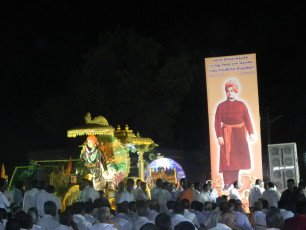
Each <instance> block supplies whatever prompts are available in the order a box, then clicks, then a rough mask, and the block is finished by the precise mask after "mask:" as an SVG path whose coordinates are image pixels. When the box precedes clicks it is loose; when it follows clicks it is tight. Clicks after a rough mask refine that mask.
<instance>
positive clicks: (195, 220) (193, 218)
mask: <svg viewBox="0 0 306 230" xmlns="http://www.w3.org/2000/svg"><path fill="white" fill-rule="evenodd" d="M181 203H182V205H183V207H184V217H186V218H187V219H188V220H190V222H191V223H193V225H194V226H196V227H197V228H199V227H200V224H199V222H198V218H197V216H196V215H195V214H194V213H192V212H190V211H189V210H190V202H189V200H187V199H183V200H181Z"/></svg>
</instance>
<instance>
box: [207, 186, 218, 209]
mask: <svg viewBox="0 0 306 230" xmlns="http://www.w3.org/2000/svg"><path fill="white" fill-rule="evenodd" d="M206 184H207V188H208V197H209V200H210V202H212V203H216V202H217V201H216V199H217V198H218V192H217V190H216V189H214V188H213V182H212V181H211V180H208V181H207V182H206Z"/></svg>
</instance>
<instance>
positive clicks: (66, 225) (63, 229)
mask: <svg viewBox="0 0 306 230" xmlns="http://www.w3.org/2000/svg"><path fill="white" fill-rule="evenodd" d="M59 223H60V226H58V227H56V229H55V230H72V229H73V228H72V225H73V224H74V223H73V217H72V214H71V213H70V212H69V211H64V212H62V213H61V214H60V215H59Z"/></svg>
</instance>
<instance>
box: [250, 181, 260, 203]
mask: <svg viewBox="0 0 306 230" xmlns="http://www.w3.org/2000/svg"><path fill="white" fill-rule="evenodd" d="M262 196H263V192H262V190H261V188H260V187H259V185H255V186H254V187H252V188H251V190H250V195H249V203H250V207H254V203H255V202H256V201H258V199H260V198H262Z"/></svg>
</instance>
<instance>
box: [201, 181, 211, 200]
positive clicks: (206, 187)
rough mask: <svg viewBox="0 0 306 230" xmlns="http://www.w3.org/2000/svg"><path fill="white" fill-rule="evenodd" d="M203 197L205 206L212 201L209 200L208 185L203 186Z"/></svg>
mask: <svg viewBox="0 0 306 230" xmlns="http://www.w3.org/2000/svg"><path fill="white" fill-rule="evenodd" d="M201 196H202V197H203V200H204V202H203V204H204V203H205V202H207V201H209V202H210V199H209V192H208V184H203V188H202V191H201Z"/></svg>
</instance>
